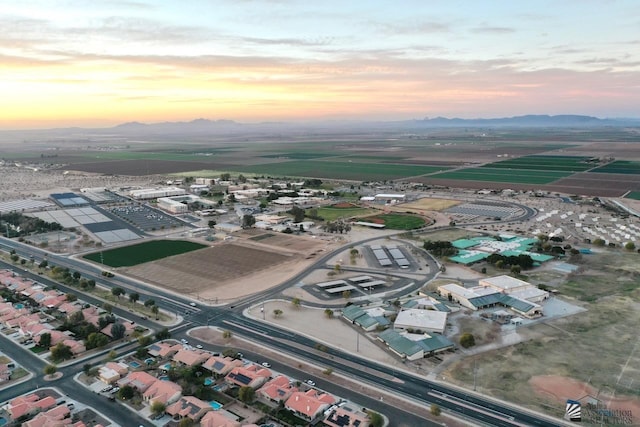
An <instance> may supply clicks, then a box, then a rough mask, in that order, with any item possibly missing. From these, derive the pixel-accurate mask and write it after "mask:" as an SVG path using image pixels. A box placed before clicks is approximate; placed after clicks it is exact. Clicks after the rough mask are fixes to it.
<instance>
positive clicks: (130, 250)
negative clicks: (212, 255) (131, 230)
mask: <svg viewBox="0 0 640 427" xmlns="http://www.w3.org/2000/svg"><path fill="white" fill-rule="evenodd" d="M206 247H207V246H206V245H201V244H200V243H193V242H186V241H181V240H152V241H149V242H143V243H139V244H137V245H131V246H126V247H123V248H116V249H110V250H107V251H102V252H94V253H92V254H89V255H85V256H84V258H86V259H88V260H91V261H93V262H97V263H104V264H105V265H108V266H110V267H130V266H132V265H138V264H143V263H145V262H149V261H155V260H157V259H161V258H166V257H170V256H173V255H179V254H183V253H186V252H191V251H195V250H198V249H202V248H206Z"/></svg>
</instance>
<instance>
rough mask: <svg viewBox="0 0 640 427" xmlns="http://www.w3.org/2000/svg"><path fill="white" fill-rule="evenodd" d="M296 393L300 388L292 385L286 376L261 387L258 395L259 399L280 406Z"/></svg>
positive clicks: (280, 376)
mask: <svg viewBox="0 0 640 427" xmlns="http://www.w3.org/2000/svg"><path fill="white" fill-rule="evenodd" d="M296 391H298V388H297V387H295V386H294V385H293V384H291V381H289V378H287V377H285V376H284V375H278V376H277V377H275V378H274V379H272V380H270V381H267V382H266V383H265V385H263V386H262V387H260V389H259V390H258V391H257V392H256V395H257V396H258V399H261V400H263V401H265V402H268V403H275V404H276V405H278V404H280V402H285V401H286V400H287V399H288V398H289V397H290V396H291V394H292V393H294V392H296Z"/></svg>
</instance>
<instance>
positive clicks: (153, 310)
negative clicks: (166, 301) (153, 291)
mask: <svg viewBox="0 0 640 427" xmlns="http://www.w3.org/2000/svg"><path fill="white" fill-rule="evenodd" d="M151 312H152V313H153V314H154V315H155V316H156V320H158V313H160V309H159V308H158V306H157V305H154V306H153V307H151Z"/></svg>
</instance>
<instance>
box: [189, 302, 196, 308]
mask: <svg viewBox="0 0 640 427" xmlns="http://www.w3.org/2000/svg"><path fill="white" fill-rule="evenodd" d="M189 305H190V306H191V307H197V305H196V303H195V302H190V303H189Z"/></svg>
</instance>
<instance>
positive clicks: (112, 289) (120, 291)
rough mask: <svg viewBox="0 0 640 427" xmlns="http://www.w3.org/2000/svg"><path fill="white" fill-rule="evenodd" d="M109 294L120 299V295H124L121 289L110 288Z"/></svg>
mask: <svg viewBox="0 0 640 427" xmlns="http://www.w3.org/2000/svg"><path fill="white" fill-rule="evenodd" d="M111 293H112V294H113V295H114V296H116V297H118V299H120V295H124V294H125V291H124V289H122V288H121V287H115V288H111Z"/></svg>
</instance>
